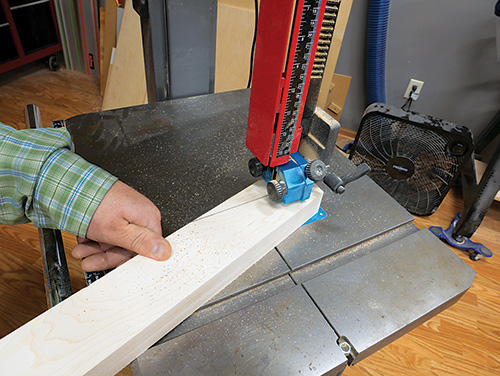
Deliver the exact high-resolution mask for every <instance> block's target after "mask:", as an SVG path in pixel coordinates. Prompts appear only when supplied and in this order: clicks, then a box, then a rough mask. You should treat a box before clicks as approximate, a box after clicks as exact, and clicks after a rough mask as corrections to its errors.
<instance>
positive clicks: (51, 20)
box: [0, 0, 61, 74]
mask: <svg viewBox="0 0 500 376" xmlns="http://www.w3.org/2000/svg"><path fill="white" fill-rule="evenodd" d="M0 4H1V7H0V44H1V47H0V74H1V73H4V72H7V71H9V70H11V69H14V68H17V67H20V66H21V65H24V64H27V63H31V62H32V61H35V60H38V59H41V58H44V57H46V56H50V55H53V54H55V53H56V52H59V51H61V41H60V37H59V30H58V27H57V22H56V14H55V10H54V3H53V0H0ZM53 67H54V66H53Z"/></svg>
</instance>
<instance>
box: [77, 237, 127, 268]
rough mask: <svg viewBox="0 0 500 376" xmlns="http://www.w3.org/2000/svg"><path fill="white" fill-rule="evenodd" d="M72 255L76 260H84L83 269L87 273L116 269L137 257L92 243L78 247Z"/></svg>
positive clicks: (109, 246)
mask: <svg viewBox="0 0 500 376" xmlns="http://www.w3.org/2000/svg"><path fill="white" fill-rule="evenodd" d="M71 254H72V256H73V257H75V258H80V259H82V258H83V261H82V269H83V270H84V271H86V272H91V271H98V270H107V269H112V268H115V267H117V266H120V265H121V264H123V263H124V262H126V261H128V260H130V259H131V258H132V257H134V256H135V255H136V254H135V253H134V252H131V251H128V250H126V249H122V248H118V247H114V246H111V245H108V244H103V245H100V244H98V243H95V242H92V241H85V242H83V244H79V245H77V246H76V247H75V248H74V249H73V251H72V252H71Z"/></svg>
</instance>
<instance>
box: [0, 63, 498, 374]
mask: <svg viewBox="0 0 500 376" xmlns="http://www.w3.org/2000/svg"><path fill="white" fill-rule="evenodd" d="M30 103H35V104H37V105H38V106H39V107H40V111H41V114H42V121H43V123H44V125H45V126H50V121H52V120H58V119H66V118H68V117H71V116H73V115H77V114H81V113H87V112H94V111H98V110H99V109H100V106H101V103H102V98H101V96H100V95H99V87H98V81H97V80H96V79H93V78H91V77H89V76H86V75H84V74H81V73H76V72H71V71H68V70H65V69H61V70H60V71H58V72H51V71H49V70H48V69H47V68H45V67H44V66H43V65H38V64H32V65H29V66H27V67H24V68H20V69H18V70H16V71H14V72H10V73H7V74H4V75H0V122H3V123H6V124H8V125H12V126H15V127H17V128H20V129H21V128H24V120H23V111H24V107H25V106H26V105H27V104H30ZM345 134H347V135H349V132H346V133H345ZM461 210H462V201H461V198H460V196H459V194H458V193H457V192H454V191H452V192H451V193H450V194H449V195H448V196H447V197H446V199H445V201H444V203H443V204H442V205H441V207H440V208H439V210H438V211H437V212H436V213H435V214H434V215H432V216H429V217H423V218H422V217H421V218H417V219H416V220H415V224H416V225H417V226H418V227H419V228H424V227H428V226H430V225H439V226H444V227H447V226H448V225H449V223H450V222H451V220H452V219H453V218H454V216H455V214H456V212H458V211H461ZM63 237H64V242H65V246H66V249H67V250H70V249H71V248H72V247H73V246H74V245H75V243H76V242H75V238H74V236H72V235H70V234H63ZM473 240H476V241H479V242H482V243H484V244H485V245H486V246H487V247H488V248H490V249H492V250H493V252H494V253H495V254H496V255H495V256H494V257H493V258H491V259H482V260H480V261H477V262H473V261H470V260H469V258H468V257H467V255H465V254H464V253H463V252H461V251H457V250H455V252H456V253H457V254H458V255H459V257H461V258H462V259H463V260H464V261H465V262H466V263H467V264H469V265H470V266H471V267H472V268H473V269H474V270H475V271H476V272H477V275H476V279H475V281H474V284H473V286H472V287H471V289H470V290H469V291H468V292H467V293H466V294H465V295H464V296H463V297H462V299H461V300H460V301H459V302H458V303H457V304H455V305H454V306H452V307H451V308H449V309H448V310H446V311H444V312H442V313H441V314H439V315H437V316H436V317H434V318H432V319H430V320H429V321H427V322H426V323H425V324H423V325H421V326H420V327H418V328H417V329H415V330H413V331H412V332H410V333H409V334H407V335H405V336H403V337H402V338H400V339H398V340H396V341H395V342H393V343H392V344H390V345H389V346H387V347H385V348H384V349H382V350H380V351H379V352H377V353H375V354H374V355H372V356H370V357H369V358H368V359H365V360H363V361H362V362H360V364H358V365H356V366H354V367H349V368H348V369H347V370H346V372H345V373H344V374H345V375H347V376H357V375H380V376H390V375H397V376H399V375H457V376H458V375H460V376H463V375H500V245H499V244H500V204H499V203H498V202H495V203H494V204H493V206H492V208H491V209H490V210H489V212H488V214H487V216H486V218H485V220H484V221H483V223H482V225H481V227H480V228H479V229H478V230H477V232H476V234H475V235H474V237H473ZM67 257H68V261H69V262H70V274H71V278H72V283H73V287H74V290H75V291H76V290H78V289H81V288H82V287H83V286H84V279H83V274H82V272H81V269H80V267H79V262H78V261H76V260H73V259H72V258H71V255H70V254H69V252H68V254H67ZM45 309H46V302H45V293H44V287H43V278H42V272H41V259H40V251H39V245H38V235H37V230H36V229H35V228H34V227H33V226H32V225H31V224H26V225H21V226H6V225H0V337H1V336H4V335H6V334H8V333H9V332H11V331H12V330H14V329H15V328H17V327H19V326H21V325H22V324H24V323H26V322H27V321H28V320H30V319H32V318H33V317H35V316H37V315H38V314H40V313H41V312H43V311H44V310H45ZM120 375H131V371H130V369H129V368H127V369H125V370H124V371H122V372H121V373H120Z"/></svg>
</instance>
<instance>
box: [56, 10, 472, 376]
mask: <svg viewBox="0 0 500 376" xmlns="http://www.w3.org/2000/svg"><path fill="white" fill-rule="evenodd" d="M336 7H338V2H337V1H327V0H298V1H289V0H279V1H278V0H262V1H261V10H260V15H259V28H258V32H257V44H256V51H255V62H254V78H253V81H252V89H251V90H237V91H231V92H225V93H218V94H209V95H202V96H197V97H190V98H184V99H176V100H171V101H164V102H156V103H151V104H147V105H143V106H134V107H129V108H123V109H117V110H110V111H103V112H97V113H92V114H85V115H79V116H75V117H72V118H70V119H67V120H66V121H64V122H63V123H64V125H65V126H66V127H67V129H68V130H69V132H70V133H71V135H72V138H73V140H74V142H75V147H76V152H77V153H79V154H80V155H82V156H83V157H85V158H86V159H88V160H89V161H90V162H93V163H95V164H98V165H100V166H101V167H103V168H105V169H107V170H109V171H110V172H112V173H113V174H115V175H116V176H118V177H119V178H120V179H121V180H122V181H124V182H125V183H127V184H129V185H130V186H132V187H134V188H135V189H137V190H138V191H140V192H141V193H143V194H145V195H146V196H147V197H149V198H150V199H151V200H152V201H153V202H154V203H155V204H156V205H157V206H158V207H159V208H160V210H161V212H162V229H163V232H164V235H167V234H169V233H171V232H173V231H175V230H176V229H178V228H180V227H182V226H183V225H185V224H187V223H189V222H190V221H192V220H193V219H195V218H196V217H198V216H199V215H201V214H203V213H205V212H206V211H207V210H210V209H211V208H213V207H215V206H216V205H217V204H219V203H220V202H223V201H224V200H226V199H227V198H229V197H231V196H232V195H234V194H235V193H237V192H239V191H240V190H242V189H244V188H245V187H246V186H248V185H249V184H251V183H253V182H254V181H255V179H256V178H260V177H262V178H264V179H265V180H266V181H267V182H268V193H269V196H270V198H271V199H274V200H282V201H283V202H285V203H286V202H290V201H294V200H303V199H307V197H308V196H307V191H308V190H309V189H310V187H311V184H318V185H319V186H320V187H321V188H322V189H324V190H325V195H324V199H323V202H322V209H323V210H324V213H319V217H320V218H321V220H317V221H315V222H312V223H308V224H306V225H304V226H303V227H302V228H300V229H299V230H298V231H297V232H296V233H294V234H293V235H292V236H291V237H289V238H288V239H286V240H285V241H284V242H282V243H281V244H280V245H278V246H277V247H276V248H275V249H273V250H271V251H270V252H269V253H268V255H267V256H265V257H264V258H263V259H262V260H261V261H259V262H258V263H257V264H255V265H254V266H252V267H251V268H250V269H249V270H248V271H247V272H245V273H244V274H242V275H241V276H240V277H239V278H238V279H237V280H236V281H235V282H234V283H232V284H231V285H230V286H228V287H227V288H226V289H225V290H223V291H222V292H221V293H220V294H218V295H217V296H216V297H214V298H213V299H212V300H211V301H210V302H208V303H207V304H206V305H205V306H203V307H201V308H200V309H199V310H198V311H197V312H196V313H194V314H193V315H192V316H191V317H189V318H188V319H187V320H185V321H184V322H183V323H182V324H181V325H179V326H178V327H177V328H176V329H174V330H173V331H172V332H170V333H168V334H167V335H166V336H165V337H164V338H163V339H162V340H160V341H159V342H158V343H157V344H156V345H155V346H153V347H152V348H150V349H149V350H148V351H146V352H145V353H144V354H142V355H141V356H140V357H139V358H137V360H135V361H134V362H133V364H132V369H133V371H134V374H135V375H140V376H147V375H196V374H200V375H201V374H202V375H226V374H238V375H295V374H297V375H298V374H301V375H324V374H328V375H340V374H342V373H343V372H344V370H345V368H346V366H347V365H354V364H356V363H358V362H359V361H361V360H362V359H364V358H366V357H367V356H369V355H371V354H372V353H374V352H375V351H377V350H379V349H380V348H382V347H384V346H385V345H387V344H389V343H390V342H392V341H393V340H395V339H396V338H398V337H400V336H402V335H404V334H405V333H407V332H408V331H410V330H411V329H413V328H415V327H417V326H418V325H420V324H421V323H423V322H424V321H425V320H427V319H429V318H430V317H432V316H434V315H435V314H437V313H439V312H441V311H442V310H444V309H446V308H447V307H449V306H450V305H452V304H453V303H455V302H456V301H458V299H459V298H460V297H461V296H462V295H463V294H464V293H465V292H466V291H467V289H468V288H469V287H470V286H471V284H472V282H473V279H474V275H475V273H474V271H473V270H472V269H471V268H470V267H468V266H467V265H466V264H465V263H464V262H463V261H462V260H461V259H460V258H459V257H458V256H456V255H455V254H454V252H452V251H451V250H450V249H449V248H448V247H446V246H445V245H443V244H442V243H441V242H440V241H439V240H437V239H436V238H435V237H434V236H433V235H432V234H430V233H429V231H427V230H418V229H417V228H416V227H415V226H414V225H413V224H412V220H413V217H412V216H411V215H410V214H409V213H408V212H407V211H406V210H405V209H403V208H402V207H401V206H400V205H399V204H397V203H396V202H395V201H394V200H393V199H392V198H391V197H390V196H389V195H388V194H387V193H385V192H384V191H383V190H382V189H381V188H380V187H378V186H377V185H376V184H375V183H374V182H373V181H371V180H370V179H369V178H368V177H367V176H363V175H364V174H365V173H366V172H367V171H368V170H367V168H366V167H365V166H354V165H353V164H352V163H351V162H350V161H348V160H347V158H345V157H344V156H343V155H342V154H341V153H340V152H339V151H337V150H336V148H335V141H336V138H337V136H338V132H339V128H340V125H339V123H338V122H337V121H335V120H334V119H333V118H331V117H330V116H329V115H328V114H326V113H325V112H324V111H323V110H321V109H320V108H316V107H315V103H316V101H317V96H318V92H319V85H320V83H321V78H322V71H321V68H322V64H324V60H323V59H325V58H326V56H327V54H328V45H329V43H328V41H331V38H332V34H333V28H329V26H330V25H329V22H328V21H329V20H332V19H334V17H335V15H336V13H335V12H336V10H337V11H338V8H336ZM325 54H326V55H325ZM323 66H324V65H323ZM125 160H126V161H127V163H126V164H124V163H123V161H125ZM248 170H250V173H249V172H248ZM166 176H167V177H168V178H165V177H166ZM349 182H352V184H351V185H350V186H349V187H348V189H345V185H346V184H347V183H349ZM334 193H341V194H334Z"/></svg>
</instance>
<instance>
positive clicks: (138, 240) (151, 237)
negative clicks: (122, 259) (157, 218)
mask: <svg viewBox="0 0 500 376" xmlns="http://www.w3.org/2000/svg"><path fill="white" fill-rule="evenodd" d="M127 232H128V236H126V237H124V238H123V239H122V241H124V242H126V243H128V244H121V246H122V247H123V248H126V249H128V250H130V251H133V252H135V253H138V254H140V255H142V256H145V257H149V258H151V259H154V260H158V261H165V260H167V259H168V258H169V257H170V255H171V254H172V246H171V245H170V243H169V242H168V241H167V240H166V239H165V238H163V237H162V236H161V235H159V234H157V233H155V232H153V231H151V230H150V229H148V228H147V227H142V226H137V225H134V224H129V225H128V226H127Z"/></svg>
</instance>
